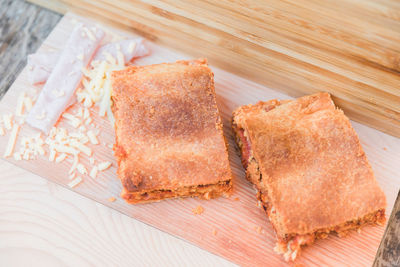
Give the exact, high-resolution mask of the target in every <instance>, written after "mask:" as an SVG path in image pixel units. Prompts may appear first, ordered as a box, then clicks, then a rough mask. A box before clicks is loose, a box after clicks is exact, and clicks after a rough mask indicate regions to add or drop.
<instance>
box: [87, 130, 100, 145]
mask: <svg viewBox="0 0 400 267" xmlns="http://www.w3.org/2000/svg"><path fill="white" fill-rule="evenodd" d="M87 136H88V138H89V141H90V143H92V144H93V145H98V144H99V140H98V139H97V136H96V135H95V134H94V132H93V131H91V130H90V131H88V132H87Z"/></svg>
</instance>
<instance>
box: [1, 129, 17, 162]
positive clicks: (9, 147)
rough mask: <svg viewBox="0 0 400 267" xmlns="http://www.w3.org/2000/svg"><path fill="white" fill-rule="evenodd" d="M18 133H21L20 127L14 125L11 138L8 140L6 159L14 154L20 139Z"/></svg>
mask: <svg viewBox="0 0 400 267" xmlns="http://www.w3.org/2000/svg"><path fill="white" fill-rule="evenodd" d="M18 132H19V125H18V124H14V126H13V127H12V131H11V135H10V138H9V139H8V143H7V147H6V151H5V152H4V157H5V158H7V157H9V156H11V155H12V154H13V151H14V147H15V142H16V140H17V137H18Z"/></svg>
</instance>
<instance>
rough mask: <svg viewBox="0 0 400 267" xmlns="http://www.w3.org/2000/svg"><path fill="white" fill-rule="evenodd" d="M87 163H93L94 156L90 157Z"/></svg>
mask: <svg viewBox="0 0 400 267" xmlns="http://www.w3.org/2000/svg"><path fill="white" fill-rule="evenodd" d="M89 163H90V164H92V165H93V164H94V158H92V157H90V158H89Z"/></svg>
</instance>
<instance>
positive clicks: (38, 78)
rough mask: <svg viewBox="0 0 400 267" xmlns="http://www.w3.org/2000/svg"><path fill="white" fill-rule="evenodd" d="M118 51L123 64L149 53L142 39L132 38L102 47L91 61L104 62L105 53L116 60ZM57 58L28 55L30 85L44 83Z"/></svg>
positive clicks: (44, 55)
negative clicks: (122, 58)
mask: <svg viewBox="0 0 400 267" xmlns="http://www.w3.org/2000/svg"><path fill="white" fill-rule="evenodd" d="M118 51H120V52H121V53H122V55H123V56H124V60H125V62H130V61H132V60H133V59H134V58H138V57H144V56H147V55H148V54H149V53H150V51H149V49H148V48H147V46H146V44H145V41H144V39H143V38H134V39H127V40H123V41H120V42H115V43H110V44H106V45H103V46H102V47H100V48H99V50H98V52H97V53H96V55H95V57H94V59H93V60H105V59H106V55H107V53H108V54H109V55H111V56H112V57H114V58H117V57H118ZM59 57H60V53H59V52H48V53H35V54H32V55H29V56H28V81H29V82H30V83H31V84H32V85H33V84H39V83H44V82H46V80H47V79H48V77H49V76H50V74H51V72H52V70H53V69H54V67H55V65H56V63H57V61H58V59H59Z"/></svg>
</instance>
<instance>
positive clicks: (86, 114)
mask: <svg viewBox="0 0 400 267" xmlns="http://www.w3.org/2000/svg"><path fill="white" fill-rule="evenodd" d="M89 117H90V111H89V109H87V108H85V109H84V110H83V119H85V120H86V119H87V118H89Z"/></svg>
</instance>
